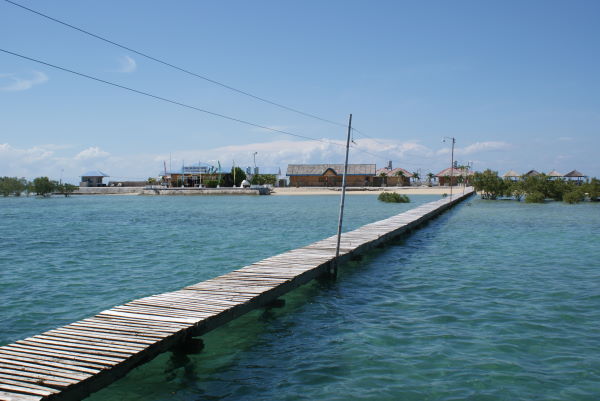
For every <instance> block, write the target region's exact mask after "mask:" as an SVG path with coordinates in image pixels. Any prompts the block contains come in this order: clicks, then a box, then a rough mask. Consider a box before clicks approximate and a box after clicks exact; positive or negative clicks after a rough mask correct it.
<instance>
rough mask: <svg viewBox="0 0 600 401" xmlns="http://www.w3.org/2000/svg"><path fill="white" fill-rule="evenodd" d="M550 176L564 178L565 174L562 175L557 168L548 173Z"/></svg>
mask: <svg viewBox="0 0 600 401" xmlns="http://www.w3.org/2000/svg"><path fill="white" fill-rule="evenodd" d="M546 175H547V176H548V177H555V178H563V177H564V175H562V174H561V173H559V172H558V171H556V170H552V171H551V172H549V173H548V174H546Z"/></svg>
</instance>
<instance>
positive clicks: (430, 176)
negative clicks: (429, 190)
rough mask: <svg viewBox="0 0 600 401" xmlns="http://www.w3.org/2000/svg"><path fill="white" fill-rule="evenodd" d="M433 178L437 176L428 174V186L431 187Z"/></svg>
mask: <svg viewBox="0 0 600 401" xmlns="http://www.w3.org/2000/svg"><path fill="white" fill-rule="evenodd" d="M433 177H435V174H433V173H427V185H429V186H431V180H433Z"/></svg>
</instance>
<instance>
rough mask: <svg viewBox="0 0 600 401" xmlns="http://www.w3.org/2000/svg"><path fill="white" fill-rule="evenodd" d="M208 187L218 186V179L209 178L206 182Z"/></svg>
mask: <svg viewBox="0 0 600 401" xmlns="http://www.w3.org/2000/svg"><path fill="white" fill-rule="evenodd" d="M204 185H206V188H216V187H217V186H218V185H219V181H217V180H208V181H206V182H205V183H204Z"/></svg>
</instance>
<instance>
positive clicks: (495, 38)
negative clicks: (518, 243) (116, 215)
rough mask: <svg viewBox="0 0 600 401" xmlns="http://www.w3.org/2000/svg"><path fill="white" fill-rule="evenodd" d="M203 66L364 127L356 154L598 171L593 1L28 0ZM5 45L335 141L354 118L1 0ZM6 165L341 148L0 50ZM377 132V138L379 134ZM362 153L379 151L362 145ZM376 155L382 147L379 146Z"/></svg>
mask: <svg viewBox="0 0 600 401" xmlns="http://www.w3.org/2000/svg"><path fill="white" fill-rule="evenodd" d="M19 2H20V3H21V4H23V5H25V6H27V7H30V8H33V9H36V10H38V11H40V12H43V13H45V14H48V15H50V16H52V17H55V18H58V19H61V20H64V21H66V22H69V23H71V24H73V25H76V26H79V27H82V28H85V29H87V30H89V31H91V32H94V33H96V34H99V35H102V36H105V37H107V38H109V39H112V40H114V41H117V42H120V43H122V44H125V45H127V46H129V47H132V48H134V49H137V50H140V51H143V52H146V53H148V54H151V55H153V56H155V57H158V58H161V59H164V60H166V61H168V62H170V63H173V64H176V65H178V66H181V67H184V68H186V69H189V70H191V71H194V72H196V73H199V74H201V75H205V76H207V77H210V78H212V79H215V80H218V81H221V82H224V83H226V84H228V85H231V86H234V87H236V88H239V89H242V90H245V91H248V92H251V93H253V94H256V95H258V96H261V97H264V98H267V99H270V100H273V101H276V102H279V103H282V104H285V105H287V106H290V107H294V108H296V109H300V110H302V111H306V112H309V113H313V114H316V115H319V116H322V117H324V118H327V119H330V120H335V121H339V122H340V123H345V122H346V121H347V118H348V114H349V113H353V125H354V126H355V127H356V128H358V129H359V130H361V131H362V132H364V133H366V134H368V135H369V136H370V137H368V138H366V137H363V136H361V135H358V134H356V135H355V142H356V145H355V146H356V147H355V148H354V149H352V151H351V154H350V161H351V162H355V163H376V164H377V165H378V167H379V166H383V165H385V164H386V160H392V161H393V162H394V165H395V166H400V167H404V168H406V169H408V170H411V171H415V170H418V169H420V170H421V172H422V173H423V174H426V173H427V172H429V171H432V172H434V173H436V172H438V171H439V170H441V169H443V168H445V167H447V166H448V165H449V163H450V162H449V160H450V155H449V146H448V143H443V142H442V139H443V137H445V136H454V137H456V140H457V143H456V146H457V149H456V159H458V160H459V161H461V162H468V161H471V162H473V163H474V167H475V169H477V170H482V169H485V168H492V169H495V170H499V171H500V172H501V173H502V172H504V171H506V170H508V169H514V170H517V171H519V172H525V171H528V170H530V169H533V168H535V169H537V170H539V171H546V172H548V171H550V170H552V169H557V170H558V171H560V172H563V173H566V172H568V171H570V170H572V169H578V170H580V171H582V172H584V173H586V174H588V175H592V176H600V164H599V163H598V162H597V158H598V155H597V153H598V152H597V150H598V149H599V148H600V146H599V145H600V135H599V134H600V95H599V94H600V81H599V80H598V71H600V56H599V52H598V51H597V50H598V49H599V48H600V46H599V45H600V43H599V42H600V24H598V23H597V21H598V15H600V3H599V2H597V1H495V2H493V1H452V2H449V1H422V2H417V1H411V2H408V1H327V2H324V1H302V2H300V1H298V2H291V1H256V2H247V1H218V2H214V1H212V2H208V1H179V2H176V3H175V2H167V1H153V2H147V1H127V2H121V1H112V0H110V1H109V0H105V1H102V2H90V1H74V0H73V1H71V0H68V1H67V0H64V1H55V2H45V1H39V0H35V1H34V0H19ZM0 48H2V49H6V50H10V51H14V52H17V53H22V54H24V55H27V56H30V57H34V58H39V59H41V60H44V61H47V62H50V63H53V64H58V65H60V66H64V67H67V68H69V69H73V70H76V71H79V72H82V73H86V74H89V75H93V76H95V77H98V78H101V79H105V80H108V81H111V82H115V83H118V84H121V85H126V86H130V87H132V88H135V89H139V90H143V91H147V92H150V93H153V94H156V95H159V96H162V97H166V98H169V99H173V100H176V101H180V102H183V103H187V104H190V105H193V106H196V107H200V108H204V109H208V110H211V111H214V112H217V113H222V114H226V115H230V116H233V117H236V118H240V119H244V120H248V121H252V122H255V123H257V124H260V125H264V126H269V127H274V128H278V129H282V130H285V131H290V132H293V133H298V134H300V135H305V136H309V137H312V138H318V139H327V140H328V141H336V142H339V143H342V141H343V140H344V136H345V129H344V128H343V127H340V126H336V125H331V124H327V123H324V122H322V121H318V120H314V119H310V118H306V117H304V116H300V115H297V114H294V113H291V112H289V111H285V110H281V109H279V108H276V107H274V106H271V105H267V104H264V103H261V102H257V101H256V100H253V99H250V98H247V97H244V96H242V95H239V94H236V93H233V92H231V91H228V90H226V89H223V88H221V87H218V86H215V85H213V84H210V83H208V82H205V81H202V80H200V79H197V78H193V77H191V76H189V75H186V74H183V73H181V72H178V71H175V70H173V69H170V68H168V67H165V66H162V65H159V64H157V63H154V62H152V61H149V60H147V59H145V58H143V57H141V56H139V55H136V54H134V53H132V52H128V51H125V50H123V49H120V48H117V47H114V46H111V45H109V44H106V43H103V42H100V41H98V40H96V39H93V38H91V37H89V36H86V35H83V34H81V33H78V32H76V31H73V30H71V29H68V28H66V27H64V26H61V25H58V24H56V23H53V22H51V21H48V20H46V19H43V18H40V17H39V16H36V15H34V14H31V13H29V12H27V11H24V10H22V9H19V8H17V7H15V6H13V5H10V4H9V3H6V2H5V1H4V0H0ZM0 108H1V109H2V111H3V112H2V119H0V175H9V176H14V175H17V176H25V177H29V178H31V177H35V176H39V175H49V176H51V177H53V178H56V179H58V178H59V177H60V176H62V177H63V178H64V179H66V180H70V181H72V182H76V181H77V176H78V175H80V174H82V173H83V172H84V171H86V170H91V169H100V170H103V171H105V172H106V173H108V174H109V175H111V176H112V177H115V178H129V179H136V178H138V179H143V178H147V177H149V176H156V175H157V173H158V172H159V171H160V170H161V169H162V166H163V161H166V162H167V164H169V160H171V164H172V165H173V167H175V166H180V165H181V163H182V162H183V161H185V163H186V164H188V163H194V162H198V161H202V162H216V160H220V161H221V164H223V165H231V163H232V160H235V162H236V163H237V164H239V165H243V166H247V165H251V164H252V153H253V152H258V154H257V164H258V165H259V166H261V167H263V168H264V169H269V170H276V169H277V168H278V167H281V169H282V170H283V171H285V167H286V166H287V164H288V163H328V162H329V163H336V162H342V161H343V147H342V146H339V145H336V144H331V143H323V142H317V141H309V140H302V139H299V138H295V137H290V136H286V135H283V134H277V133H272V132H268V131H265V130H261V129H258V128H255V127H249V126H245V125H241V124H239V123H235V122H232V121H227V120H223V119H219V118H215V117H213V116H209V115H205V114H202V113H199V112H195V111H191V110H186V109H183V108H180V107H177V106H174V105H170V104H166V103H162V102H159V101H157V100H153V99H149V98H146V97H143V96H140V95H136V94H132V93H128V92H126V91H123V90H119V89H116V88H112V87H108V86H105V85H102V84H99V83H97V82H92V81H89V80H86V79H83V78H79V77H76V76H73V75H71V74H68V73H64V72H61V71H57V70H54V69H52V68H50V67H46V66H42V65H39V64H35V63H33V62H30V61H25V60H21V59H18V58H15V57H14V56H10V55H7V54H2V53H0ZM373 138H374V139H373ZM365 151H366V152H369V153H371V154H369V153H365ZM374 154H375V155H374Z"/></svg>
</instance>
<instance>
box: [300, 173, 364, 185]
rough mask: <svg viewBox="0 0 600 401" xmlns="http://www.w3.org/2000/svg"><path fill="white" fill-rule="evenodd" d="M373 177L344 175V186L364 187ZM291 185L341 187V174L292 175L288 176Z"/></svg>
mask: <svg viewBox="0 0 600 401" xmlns="http://www.w3.org/2000/svg"><path fill="white" fill-rule="evenodd" d="M373 178H374V177H372V176H369V175H349V176H347V177H346V186H349V187H364V186H372V185H373ZM290 186H291V187H341V186H342V176H340V175H337V176H314V175H306V176H301V175H294V176H291V177H290Z"/></svg>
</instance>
